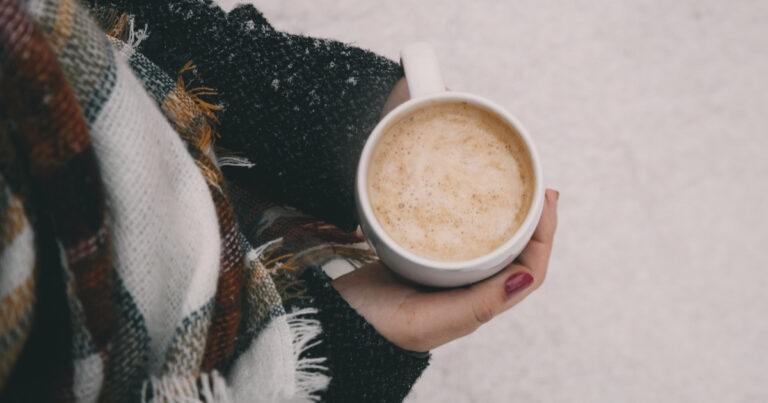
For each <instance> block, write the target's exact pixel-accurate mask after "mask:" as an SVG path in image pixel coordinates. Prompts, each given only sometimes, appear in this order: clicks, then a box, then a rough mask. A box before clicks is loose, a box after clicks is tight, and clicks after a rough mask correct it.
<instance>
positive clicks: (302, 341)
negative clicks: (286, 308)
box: [286, 308, 331, 401]
mask: <svg viewBox="0 0 768 403" xmlns="http://www.w3.org/2000/svg"><path fill="white" fill-rule="evenodd" d="M316 314H317V309H314V308H305V309H300V310H298V311H294V312H291V313H289V314H288V315H287V316H286V319H287V321H288V328H289V329H290V330H291V333H292V334H293V355H294V358H295V359H296V363H297V365H296V395H295V396H294V401H319V399H320V397H319V396H316V395H315V393H317V392H319V391H321V390H325V389H326V388H327V387H328V384H329V383H330V381H331V378H330V377H329V376H328V375H327V373H328V368H327V367H326V366H325V365H322V363H323V362H325V358H307V357H302V355H303V354H304V353H305V352H306V351H307V350H309V349H310V348H312V347H314V346H316V345H318V344H320V343H321V342H322V340H319V339H318V336H319V335H320V334H321V333H322V327H321V326H320V321H318V320H317V319H311V316H314V315H316ZM308 316H309V317H308Z"/></svg>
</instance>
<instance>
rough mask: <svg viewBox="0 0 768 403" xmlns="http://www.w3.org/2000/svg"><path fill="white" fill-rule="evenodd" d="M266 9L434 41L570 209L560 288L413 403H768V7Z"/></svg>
mask: <svg viewBox="0 0 768 403" xmlns="http://www.w3.org/2000/svg"><path fill="white" fill-rule="evenodd" d="M220 2H221V4H222V5H223V6H224V8H225V9H226V8H229V7H231V6H232V4H234V2H231V1H229V0H220ZM255 3H256V4H257V6H258V7H259V8H260V9H261V10H262V11H263V12H264V13H265V14H266V16H267V18H268V19H270V21H271V22H272V23H273V24H275V25H276V26H277V27H278V28H279V29H282V30H286V31H291V32H294V33H305V34H308V35H314V36H320V37H329V38H336V39H340V40H343V41H345V42H354V43H355V44H357V45H358V46H362V47H366V48H369V49H373V50H374V51H377V52H379V53H381V54H384V55H386V56H389V57H392V58H397V55H398V49H399V47H400V46H401V45H403V44H405V43H407V42H410V41H413V40H428V41H431V42H432V43H433V44H434V45H435V47H436V49H437V52H438V55H439V56H440V58H441V59H442V65H443V70H444V75H445V77H446V81H447V85H448V86H449V87H451V88H454V89H457V90H464V91H471V92H475V93H478V94H482V95H485V96H487V97H490V98H492V99H494V100H496V101H498V102H499V103H501V104H502V105H504V106H506V107H508V108H509V110H511V111H512V112H513V113H514V114H516V115H517V116H518V117H519V118H520V119H521V121H522V122H524V124H525V125H526V127H527V128H528V129H529V131H530V132H531V133H532V134H533V135H534V137H535V140H536V142H537V144H538V146H539V150H540V152H541V154H542V155H543V160H544V168H545V171H546V172H545V177H546V181H547V184H548V185H549V186H550V187H553V188H556V189H558V190H560V191H561V197H560V228H559V230H558V235H557V241H556V245H555V250H554V255H553V260H552V263H551V267H550V275H549V277H548V279H547V282H546V283H545V285H544V286H543V287H542V288H541V289H540V290H539V291H537V292H536V293H535V294H534V295H533V296H531V297H530V298H529V299H528V300H526V301H525V302H524V303H523V304H521V305H519V306H518V307H516V308H515V309H513V310H512V311H510V312H508V313H506V314H505V315H503V316H502V317H499V318H497V319H496V320H494V321H493V322H492V323H491V324H489V325H487V326H485V327H484V328H482V329H480V330H479V331H478V332H476V333H475V334H473V335H471V336H469V337H467V338H465V339H463V340H459V341H457V342H454V343H452V344H449V345H447V346H445V347H443V348H440V349H438V350H436V351H435V352H434V360H433V364H432V367H431V368H430V369H429V370H428V371H427V372H425V374H424V375H423V377H422V378H421V380H419V382H418V383H417V385H416V387H415V388H414V391H413V392H412V394H411V396H410V397H409V401H411V402H651V401H659V402H766V401H768V251H767V250H766V249H768V229H767V228H768V214H766V212H765V209H766V207H768V179H767V178H768V156H767V154H768V78H766V75H767V74H768V53H767V52H768V23H766V21H768V3H766V2H757V1H733V2H723V1H711V0H707V1H696V0H682V1H675V2H662V1H656V2H651V1H638V0H632V1H621V2H616V1H612V2H611V1H603V2H598V1H579V2H573V1H549V0H545V1H539V0H517V1H503V0H496V1H484V2H483V1H477V2H468V1H439V0H427V1H424V0H422V1H418V2H416V1H413V2H406V1H404V0H397V1H377V2H372V1H366V2H363V1H353V0H344V1H340V0H294V1H290V2H286V1H266V0H257V1H255Z"/></svg>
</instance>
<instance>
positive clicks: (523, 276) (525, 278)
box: [504, 272, 533, 297]
mask: <svg viewBox="0 0 768 403" xmlns="http://www.w3.org/2000/svg"><path fill="white" fill-rule="evenodd" d="M531 283H533V276H531V275H530V274H529V273H526V272H520V273H515V274H513V275H511V276H509V278H508V279H507V281H506V282H504V291H506V292H507V296H508V297H511V296H512V295H514V294H517V293H518V292H520V291H523V290H524V289H526V288H527V287H528V286H529V285H531Z"/></svg>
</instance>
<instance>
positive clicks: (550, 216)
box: [517, 189, 560, 284]
mask: <svg viewBox="0 0 768 403" xmlns="http://www.w3.org/2000/svg"><path fill="white" fill-rule="evenodd" d="M559 197H560V194H559V192H557V191H555V190H552V189H547V191H546V192H545V193H544V210H543V211H542V212H541V219H540V220H539V225H538V226H537V227H536V230H535V231H534V232H533V237H531V241H530V242H528V245H526V247H525V249H523V252H522V253H520V256H518V258H517V261H518V262H519V263H520V264H522V265H523V266H526V267H527V268H528V269H530V270H531V272H533V273H534V278H535V279H536V281H537V284H541V282H542V281H544V277H545V276H546V274H547V265H548V264H549V255H550V253H551V252H552V242H553V240H554V238H555V229H556V228H557V200H558V198H559Z"/></svg>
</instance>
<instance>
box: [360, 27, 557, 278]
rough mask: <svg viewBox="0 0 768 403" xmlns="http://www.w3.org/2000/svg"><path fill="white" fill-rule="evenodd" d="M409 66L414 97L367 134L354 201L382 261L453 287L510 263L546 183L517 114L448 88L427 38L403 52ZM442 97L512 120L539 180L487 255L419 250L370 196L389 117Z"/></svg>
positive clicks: (535, 218)
mask: <svg viewBox="0 0 768 403" xmlns="http://www.w3.org/2000/svg"><path fill="white" fill-rule="evenodd" d="M400 58H401V61H402V63H403V68H404V69H405V77H406V80H407V82H408V90H409V91H410V94H411V99H410V100H409V101H407V102H405V103H403V104H401V105H400V106H398V107H397V108H395V109H394V110H392V111H391V112H389V113H388V114H387V116H385V117H384V118H383V119H382V120H381V121H380V122H379V124H378V125H376V127H375V128H374V129H373V132H372V133H371V135H370V137H368V140H367V142H366V143H365V147H364V148H363V153H362V155H361V156H360V163H359V165H358V167H357V180H356V183H355V186H356V192H355V196H356V202H357V213H358V218H359V219H360V226H361V228H362V230H363V234H364V235H365V237H366V239H367V240H368V243H369V244H370V245H371V247H373V249H374V250H375V251H376V253H377V254H378V255H379V258H380V259H381V261H382V262H383V263H384V264H385V265H386V266H387V267H389V268H390V269H391V270H394V271H395V272H397V273H398V274H400V275H402V276H403V277H405V278H408V279H410V280H413V281H415V282H418V283H421V284H426V285H430V286H436V287H455V286H460V285H465V284H470V283H474V282H476V281H479V280H482V279H484V278H486V277H489V276H491V275H493V274H495V273H497V272H498V271H499V270H501V269H503V268H504V267H506V266H507V265H508V264H510V263H511V262H512V261H513V260H514V259H515V258H516V257H517V256H518V255H519V254H520V252H521V251H522V250H523V248H524V247H525V245H526V244H527V243H528V241H529V240H530V239H531V236H532V235H533V231H534V229H535V228H536V225H537V224H538V222H539V218H540V217H541V211H542V209H543V207H544V184H543V183H542V178H543V176H542V173H541V163H540V158H539V155H538V153H537V152H536V148H535V147H534V145H533V142H532V141H531V136H530V135H529V134H528V132H526V131H525V129H524V128H523V127H522V126H521V125H520V123H519V122H518V121H517V119H515V117H514V116H512V115H511V114H509V113H508V112H507V111H505V110H504V109H502V108H501V107H500V106H498V105H497V104H495V103H493V102H491V101H489V100H487V99H484V98H481V97H478V96H476V95H472V94H466V93H461V92H453V91H450V92H448V91H446V90H445V85H444V84H443V79H442V75H441V74H440V67H439V65H438V62H437V57H436V55H435V52H434V50H433V49H432V47H431V45H429V44H428V43H423V42H421V43H414V44H411V45H408V46H406V47H405V48H403V50H402V51H401V52H400ZM444 101H461V102H468V103H471V104H475V105H478V106H481V107H483V108H486V109H488V110H491V111H493V112H494V113H496V114H497V115H498V116H499V117H501V118H502V119H503V120H504V121H505V122H506V123H507V124H509V125H510V126H512V127H513V128H514V129H515V130H516V131H517V132H518V133H520V136H521V137H522V138H523V141H524V142H525V145H526V147H527V149H528V152H529V153H530V155H531V162H532V163H533V177H534V180H535V181H536V183H535V186H534V194H533V198H532V201H531V206H530V208H529V210H528V215H527V216H526V218H525V220H524V221H523V223H522V225H521V226H520V228H519V229H518V230H517V232H516V233H515V234H514V235H513V236H512V238H510V239H509V240H507V241H506V242H505V243H504V244H502V245H501V246H499V247H498V248H496V249H495V250H493V251H491V252H490V253H488V254H485V255H483V256H480V257H477V258H474V259H471V260H464V261H449V262H445V261H436V260H431V259H427V258H424V257H421V256H417V255H416V254H414V253H413V252H411V251H409V250H406V249H405V248H403V247H402V246H400V245H398V244H397V243H396V242H395V241H394V240H393V239H392V238H391V237H390V236H389V235H387V233H386V232H385V231H384V229H383V228H382V226H381V224H379V222H378V221H377V220H376V216H375V215H374V213H373V209H372V208H371V205H370V201H369V199H368V183H367V179H368V165H369V164H370V160H371V154H372V153H373V150H374V148H375V147H376V144H377V143H378V142H379V139H380V138H381V136H382V134H383V132H384V129H386V128H388V126H389V124H390V122H396V121H397V120H398V119H399V118H400V117H402V116H404V115H406V114H408V113H409V112H411V111H413V110H415V109H419V108H421V107H424V106H428V105H430V104H434V103H438V102H444Z"/></svg>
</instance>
